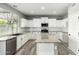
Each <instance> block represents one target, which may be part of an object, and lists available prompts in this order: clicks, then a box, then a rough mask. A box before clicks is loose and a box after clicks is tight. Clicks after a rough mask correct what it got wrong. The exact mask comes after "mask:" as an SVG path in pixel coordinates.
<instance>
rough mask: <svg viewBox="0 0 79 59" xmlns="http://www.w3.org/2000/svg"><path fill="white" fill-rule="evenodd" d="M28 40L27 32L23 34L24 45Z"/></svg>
mask: <svg viewBox="0 0 79 59" xmlns="http://www.w3.org/2000/svg"><path fill="white" fill-rule="evenodd" d="M27 41H28V36H27V34H24V35H22V45H24V44H25V43H26V42H27Z"/></svg>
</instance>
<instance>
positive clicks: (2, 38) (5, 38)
mask: <svg viewBox="0 0 79 59" xmlns="http://www.w3.org/2000/svg"><path fill="white" fill-rule="evenodd" d="M13 37H16V36H4V37H0V41H5V40H9V39H11V38H13Z"/></svg>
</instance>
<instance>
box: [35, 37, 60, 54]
mask: <svg viewBox="0 0 79 59" xmlns="http://www.w3.org/2000/svg"><path fill="white" fill-rule="evenodd" d="M59 43H60V40H58V38H57V37H56V36H48V39H37V40H36V54H37V55H57V54H58V51H57V45H58V44H59Z"/></svg>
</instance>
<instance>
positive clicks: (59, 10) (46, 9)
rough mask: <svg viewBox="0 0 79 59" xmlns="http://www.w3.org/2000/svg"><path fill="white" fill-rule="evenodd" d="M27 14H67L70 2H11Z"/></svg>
mask: <svg viewBox="0 0 79 59" xmlns="http://www.w3.org/2000/svg"><path fill="white" fill-rule="evenodd" d="M9 5H10V6H11V7H13V8H15V9H17V10H18V11H20V12H22V13H23V14H25V15H30V16H31V15H32V16H34V15H44V16H45V15H48V16H49V15H52V16H65V15H67V13H68V7H69V5H70V3H9Z"/></svg>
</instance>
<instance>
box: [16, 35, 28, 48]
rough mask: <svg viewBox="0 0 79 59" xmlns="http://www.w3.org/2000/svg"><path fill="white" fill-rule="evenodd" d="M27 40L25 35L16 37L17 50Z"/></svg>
mask: <svg viewBox="0 0 79 59" xmlns="http://www.w3.org/2000/svg"><path fill="white" fill-rule="evenodd" d="M28 40H29V38H28V35H27V34H23V35H19V36H17V50H18V49H19V48H21V47H22V46H23V45H24V44H25V43H26V42H27V41H28Z"/></svg>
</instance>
